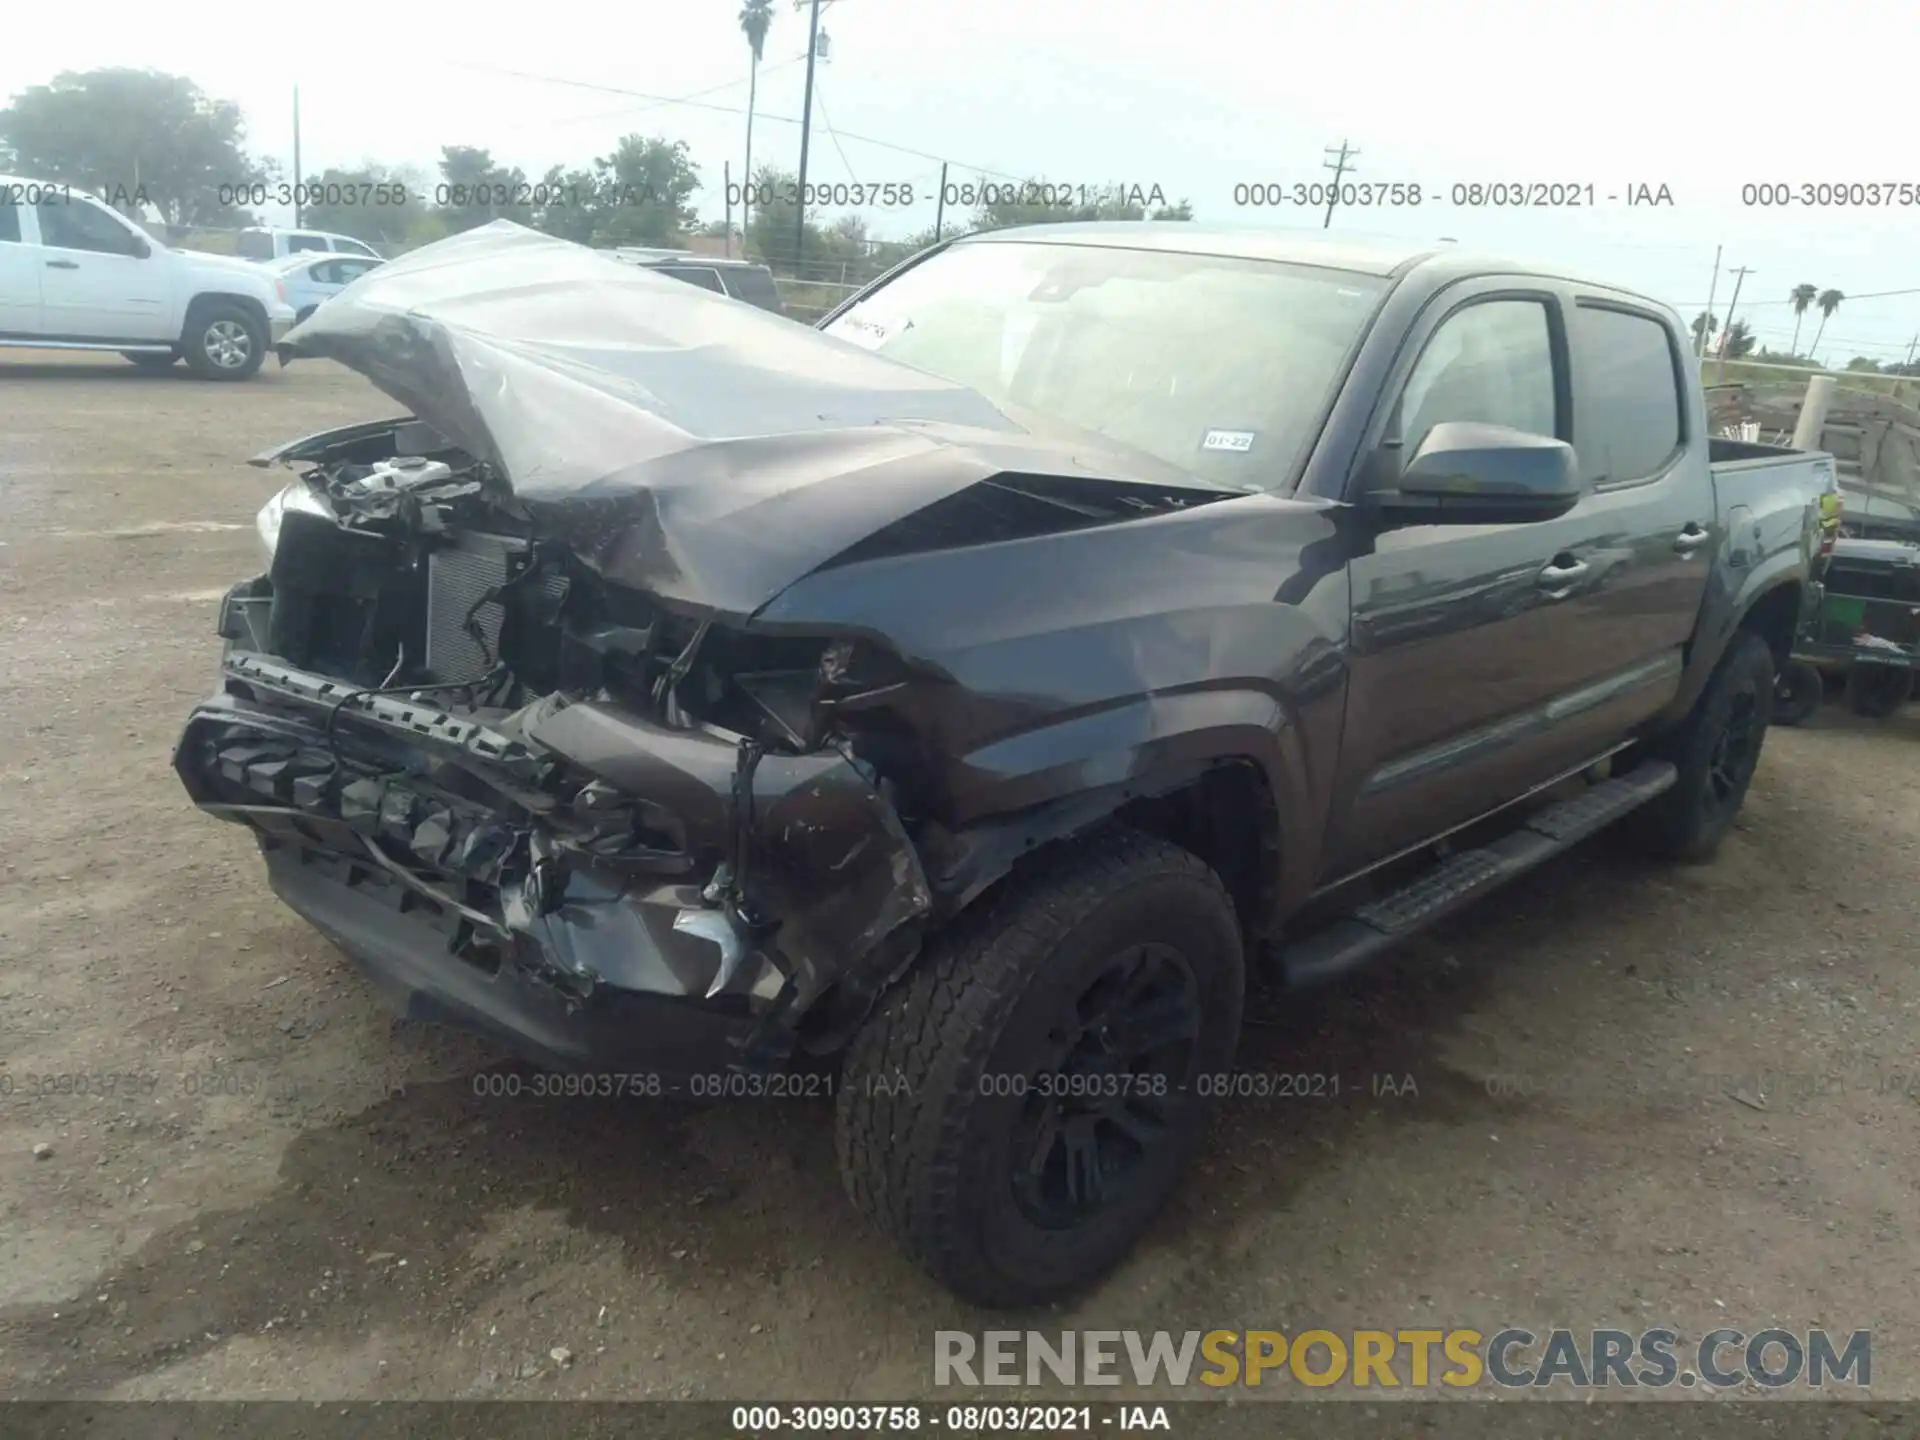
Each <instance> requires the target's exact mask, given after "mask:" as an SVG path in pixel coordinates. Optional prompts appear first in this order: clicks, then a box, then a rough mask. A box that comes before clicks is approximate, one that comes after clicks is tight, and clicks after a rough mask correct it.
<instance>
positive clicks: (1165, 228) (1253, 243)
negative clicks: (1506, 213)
mask: <svg viewBox="0 0 1920 1440" xmlns="http://www.w3.org/2000/svg"><path fill="white" fill-rule="evenodd" d="M1002 240H1021V241H1028V242H1038V243H1043V244H1060V245H1064V244H1079V245H1114V246H1124V247H1126V248H1127V249H1133V250H1162V251H1167V252H1170V253H1172V254H1185V255H1223V256H1227V257H1230V258H1233V259H1242V260H1272V261H1276V262H1279V263H1282V264H1289V265H1319V266H1324V267H1325V268H1327V269H1330V270H1350V271H1353V272H1354V273H1356V274H1361V275H1377V276H1380V277H1382V278H1386V277H1390V276H1395V275H1403V274H1405V273H1407V272H1408V271H1410V270H1412V269H1414V268H1416V267H1418V266H1421V265H1423V264H1427V263H1431V264H1433V265H1434V266H1435V267H1436V268H1437V269H1440V270H1443V271H1444V272H1445V273H1444V276H1437V277H1436V279H1440V280H1441V281H1442V282H1443V283H1444V280H1449V279H1455V278H1464V277H1466V276H1469V275H1489V274H1518V275H1541V276H1545V277H1548V278H1551V279H1556V280H1564V281H1567V282H1569V283H1571V284H1575V285H1583V286H1584V285H1590V286H1592V287H1594V288H1595V289H1599V290H1611V291H1614V292H1615V293H1617V294H1634V295H1640V292H1638V291H1635V290H1633V289H1632V287H1631V286H1626V285H1622V284H1620V283H1619V282H1618V281H1614V280H1606V279H1602V278H1601V277H1599V276H1595V275H1586V274H1582V273H1580V272H1578V271H1574V270H1570V269H1568V268H1567V267H1566V266H1564V265H1559V264H1554V263H1550V262H1542V261H1538V260H1526V259H1521V258H1517V257H1515V256H1511V255H1497V254H1490V253H1488V252H1485V251H1479V250H1472V249H1469V248H1467V247H1464V246H1461V245H1456V244H1454V243H1452V242H1450V241H1445V240H1438V239H1436V240H1427V241H1420V240H1407V239H1402V238H1396V237H1393V236H1334V235H1328V234H1326V233H1325V232H1324V231H1320V230H1283V229H1278V228H1272V229H1231V228H1228V227H1225V226H1215V225H1197V224H1194V223H1193V222H1191V221H1186V220H1103V221H1066V222H1063V223H1059V224H1052V225H1018V226H1009V227H1008V228H1006V229H1004V230H988V231H982V232H977V233H975V234H971V235H967V236H964V237H962V239H961V241H960V243H963V244H982V243H986V244H991V243H993V242H995V241H1002ZM1640 298H1641V299H1642V300H1645V301H1646V303H1648V304H1650V305H1654V306H1657V307H1658V308H1659V309H1662V310H1669V309H1671V307H1670V306H1667V305H1665V304H1663V303H1662V302H1660V301H1657V300H1654V299H1652V298H1651V297H1648V296H1645V295H1640Z"/></svg>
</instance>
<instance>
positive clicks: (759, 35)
mask: <svg viewBox="0 0 1920 1440" xmlns="http://www.w3.org/2000/svg"><path fill="white" fill-rule="evenodd" d="M772 25H773V0H743V3H742V4H741V6H740V33H741V34H742V35H744V36H746V37H747V47H748V48H749V49H750V50H752V51H753V71H752V75H751V78H750V79H749V80H748V81H747V164H746V169H745V170H743V171H742V172H741V179H742V180H743V181H744V182H745V183H744V185H743V186H742V187H741V190H740V235H741V237H742V244H743V245H744V243H745V237H746V234H747V207H748V206H749V205H750V204H751V203H752V199H753V105H754V101H755V100H756V99H757V98H758V96H759V92H760V56H761V54H762V52H764V51H765V49H766V47H767V31H768V29H769V28H770V27H771V26H772Z"/></svg>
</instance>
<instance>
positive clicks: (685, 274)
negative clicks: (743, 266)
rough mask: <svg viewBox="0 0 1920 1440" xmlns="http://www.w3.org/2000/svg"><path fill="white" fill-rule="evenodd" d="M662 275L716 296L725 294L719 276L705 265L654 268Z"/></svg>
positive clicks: (660, 266) (659, 266)
mask: <svg viewBox="0 0 1920 1440" xmlns="http://www.w3.org/2000/svg"><path fill="white" fill-rule="evenodd" d="M654 268H655V269H657V270H658V271H659V272H660V273H661V274H662V275H671V276H672V277H673V278H674V279H676V280H684V281H686V282H687V283H688V284H689V285H698V286H699V287H700V288H701V289H702V290H711V291H713V293H714V294H716V295H724V294H726V293H727V292H726V289H725V287H723V286H722V285H721V284H720V276H719V275H718V274H717V273H716V272H715V271H714V270H713V269H712V268H711V267H710V266H706V265H658V266H655V267H654Z"/></svg>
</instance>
